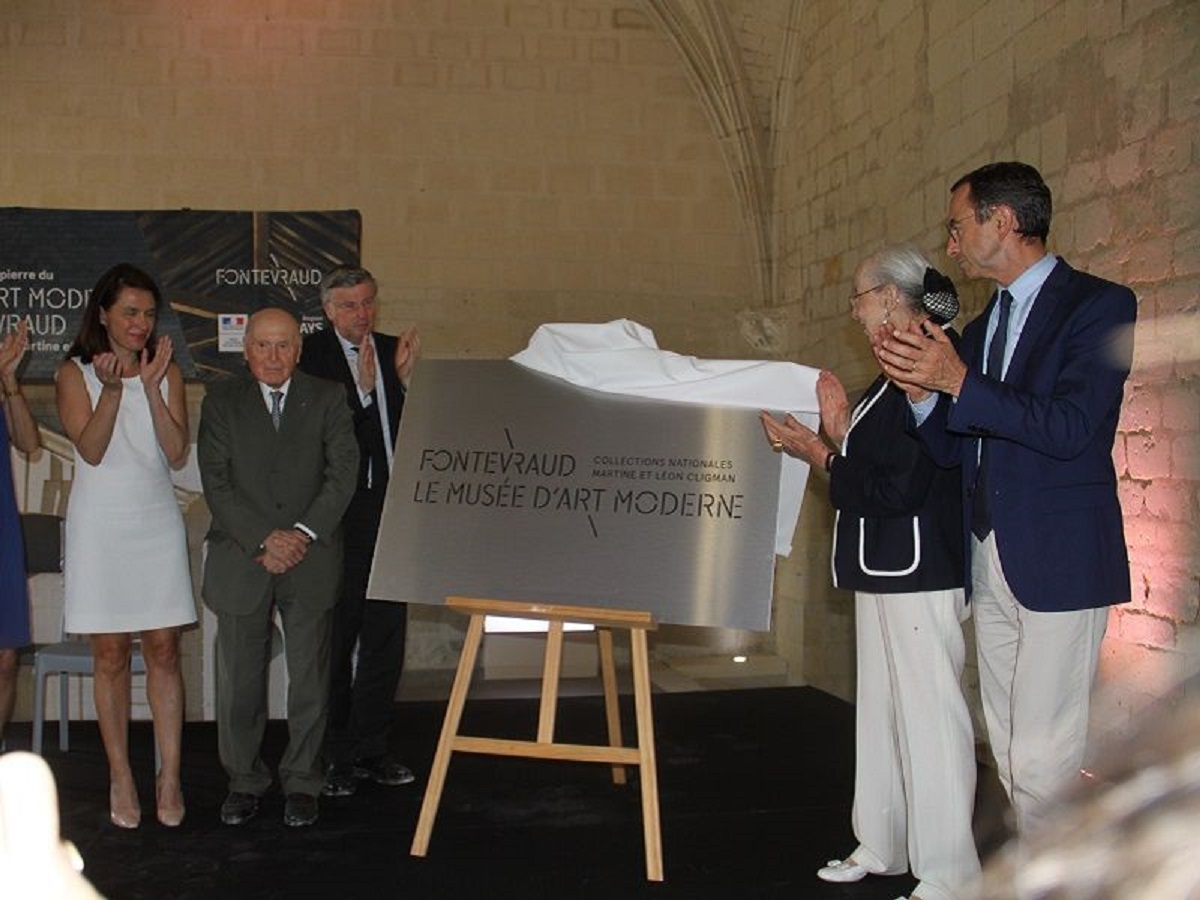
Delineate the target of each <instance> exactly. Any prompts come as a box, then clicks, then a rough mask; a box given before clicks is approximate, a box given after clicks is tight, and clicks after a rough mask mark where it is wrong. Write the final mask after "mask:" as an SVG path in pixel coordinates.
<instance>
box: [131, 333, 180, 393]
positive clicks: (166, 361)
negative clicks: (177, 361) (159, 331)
mask: <svg viewBox="0 0 1200 900" xmlns="http://www.w3.org/2000/svg"><path fill="white" fill-rule="evenodd" d="M174 352H175V350H174V348H173V347H172V346H171V339H170V338H169V337H167V336H166V335H165V334H164V335H163V336H162V337H160V338H159V339H158V344H157V345H156V346H155V351H154V359H151V358H150V348H149V347H143V348H142V359H141V364H142V366H141V371H140V373H139V375H140V377H141V379H142V387H143V388H144V389H145V391H146V393H147V394H155V393H158V392H159V391H160V388H159V385H161V384H162V380H163V378H165V377H166V375H167V369H168V368H169V367H170V365H171V356H172V355H173V354H174Z"/></svg>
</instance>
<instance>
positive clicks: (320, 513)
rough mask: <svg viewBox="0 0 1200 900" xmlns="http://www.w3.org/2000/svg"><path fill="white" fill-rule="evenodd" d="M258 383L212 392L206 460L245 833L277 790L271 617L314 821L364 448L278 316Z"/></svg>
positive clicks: (224, 729)
mask: <svg viewBox="0 0 1200 900" xmlns="http://www.w3.org/2000/svg"><path fill="white" fill-rule="evenodd" d="M245 354H246V362H247V363H248V365H249V367H250V377H247V378H240V379H237V380H234V381H227V382H223V383H221V384H216V385H213V386H212V387H211V388H209V390H208V393H207V394H206V395H205V397H204V404H203V406H202V408H201V413H200V434H199V442H198V446H197V460H198V463H199V467H200V476H201V479H202V481H203V484H204V496H205V499H206V500H207V501H208V505H209V508H210V510H211V511H212V526H211V527H210V529H209V533H208V556H207V559H206V561H205V565H204V587H203V594H204V602H205V603H206V604H207V605H208V607H209V608H210V609H211V610H212V611H213V612H214V613H215V614H216V616H217V638H216V647H217V737H218V748H219V752H220V756H221V764H222V765H223V766H224V767H225V771H226V772H227V773H228V775H229V795H228V796H227V797H226V799H225V802H224V803H223V804H222V806H221V820H222V821H223V822H225V823H226V824H227V825H241V824H242V823H243V822H246V821H247V820H249V819H251V818H252V817H253V816H254V815H255V814H256V813H257V812H258V805H259V799H260V798H261V797H262V795H263V794H264V793H265V792H266V790H267V788H268V787H270V784H271V774H270V771H269V770H268V768H267V766H266V764H265V763H264V762H263V760H262V757H261V755H260V751H261V748H262V738H263V729H264V727H265V725H266V720H267V709H266V696H267V685H266V681H267V669H268V665H269V663H270V645H271V640H270V634H271V632H270V629H271V616H272V610H273V609H277V610H278V611H279V613H280V616H281V617H282V619H283V630H284V648H285V652H286V657H287V667H288V676H289V678H290V684H289V688H288V704H287V705H288V736H289V740H288V745H287V748H286V750H285V751H284V753H283V758H282V759H281V760H280V763H279V779H280V782H281V784H282V787H283V791H284V794H285V795H286V803H285V806H284V822H285V823H286V824H288V825H292V826H303V825H311V824H313V823H314V822H315V821H316V820H317V796H318V794H319V793H320V790H321V784H322V777H323V773H322V766H321V744H322V740H323V738H324V734H325V720H326V713H327V710H328V702H329V640H330V633H331V630H332V619H333V608H334V605H335V603H336V602H337V597H338V583H339V581H340V580H341V575H342V531H341V527H340V524H339V523H340V522H341V519H342V514H343V512H344V511H345V509H346V505H347V503H349V501H350V497H351V495H352V494H353V492H354V479H355V473H356V472H357V471H358V445H357V444H356V443H355V440H354V435H353V434H352V433H351V431H350V428H351V425H350V414H349V412H348V411H347V410H346V404H345V401H344V400H343V398H342V392H341V390H340V389H339V388H338V387H337V386H336V385H333V384H330V383H329V382H327V381H322V380H321V379H319V378H313V377H311V376H309V375H306V374H304V373H303V372H297V371H296V363H297V361H298V360H299V357H300V326H299V324H298V323H297V322H296V320H295V318H293V317H292V316H291V315H290V314H289V313H287V312H285V311H283V310H281V309H264V310H261V311H259V312H257V313H255V314H254V315H253V316H251V317H250V321H249V324H248V325H247V328H246V339H245Z"/></svg>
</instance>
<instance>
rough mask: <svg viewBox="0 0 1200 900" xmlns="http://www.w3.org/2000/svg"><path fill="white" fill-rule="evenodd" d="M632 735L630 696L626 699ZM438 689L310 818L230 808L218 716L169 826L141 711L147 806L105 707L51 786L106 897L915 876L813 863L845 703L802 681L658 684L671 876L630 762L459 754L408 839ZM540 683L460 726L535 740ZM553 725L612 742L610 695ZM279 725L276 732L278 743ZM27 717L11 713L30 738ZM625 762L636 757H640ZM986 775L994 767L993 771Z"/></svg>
mask: <svg viewBox="0 0 1200 900" xmlns="http://www.w3.org/2000/svg"><path fill="white" fill-rule="evenodd" d="M623 705H624V707H625V708H624V712H625V714H626V718H627V721H626V723H625V733H626V734H627V735H629V734H633V733H634V729H633V722H632V704H631V701H630V700H629V698H628V697H625V698H623ZM444 710H445V703H444V702H405V703H401V704H399V706H398V715H399V722H400V726H399V727H398V728H397V729H396V731H397V734H396V737H395V740H394V747H393V749H394V751H395V753H396V755H397V757H398V758H400V759H401V760H402V761H404V762H406V763H407V764H408V765H410V766H411V767H412V768H413V769H414V771H416V773H417V783H416V784H415V785H408V786H405V787H399V788H383V787H378V786H376V785H374V784H365V785H363V786H362V787H361V788H360V790H359V792H358V794H357V795H355V796H354V797H349V798H344V799H322V801H321V814H320V820H319V822H318V823H317V824H316V826H314V827H312V828H301V829H292V828H286V827H285V826H284V825H283V822H282V815H283V813H282V810H283V800H282V797H281V796H280V795H279V794H278V792H275V793H272V794H269V795H268V796H267V798H266V800H265V801H264V803H263V807H262V811H261V812H260V813H259V816H258V818H257V819H255V820H254V821H252V822H250V823H248V824H247V825H245V826H242V827H239V828H231V827H228V826H224V825H222V824H221V823H220V822H219V820H218V818H217V810H218V808H219V806H220V803H221V801H222V799H223V798H224V795H225V790H226V781H225V776H224V773H223V772H222V770H221V768H220V765H219V763H218V761H217V750H216V730H215V726H214V725H212V724H211V723H189V724H188V725H187V726H186V728H185V731H184V765H183V781H184V792H185V795H186V798H187V807H188V813H187V820H186V821H185V822H184V824H183V826H182V827H181V828H179V829H177V830H170V829H167V828H163V827H162V826H160V825H159V824H158V823H157V822H156V821H155V819H154V815H153V806H152V803H153V797H154V787H153V784H154V783H153V771H152V770H153V760H154V750H153V744H152V739H151V733H150V726H149V723H145V722H139V723H135V724H134V726H133V733H132V737H131V741H132V747H131V753H132V755H133V757H134V765H135V771H136V773H137V776H138V782H139V789H140V792H141V797H142V804H143V824H142V826H141V828H139V829H138V830H136V831H132V832H127V831H121V830H119V829H117V828H115V827H113V826H112V825H110V824H109V823H108V779H107V766H106V763H105V759H104V753H103V750H102V748H101V746H100V739H99V733H98V731H97V730H96V727H95V724H94V723H78V724H73V725H72V726H71V749H70V752H68V753H65V754H64V753H60V752H59V751H58V749H57V730H56V726H54V725H48V726H47V734H46V746H47V748H48V749H47V751H46V759H47V762H48V763H49V764H50V767H51V769H52V770H53V771H54V774H55V777H56V779H57V781H58V788H59V792H60V804H61V809H62V828H63V833H64V836H65V837H67V838H69V839H70V840H72V841H74V842H75V844H76V845H77V846H78V848H79V851H80V853H81V854H82V855H83V858H84V860H85V861H86V866H87V867H86V870H85V873H86V874H87V876H88V877H89V878H90V879H91V880H92V882H93V884H95V885H96V887H97V888H98V889H99V890H100V891H101V892H102V893H103V894H104V895H105V896H107V897H108V898H110V900H135V898H154V900H163V898H172V900H174V898H179V900H184V898H187V900H191V898H230V900H236V898H242V897H244V898H256V900H268V898H293V897H330V898H336V900H355V898H381V897H398V898H406V900H407V898H413V900H421V898H439V900H440V898H510V897H512V898H516V897H521V898H557V897H562V898H570V900H578V898H604V900H617V898H620V900H624V898H641V897H647V898H658V900H666V898H687V900H697V898H708V897H721V898H739V900H742V898H775V897H778V898H785V897H786V898H789V900H821V898H830V900H833V898H837V900H892V898H894V897H897V896H900V895H905V894H907V893H908V891H909V890H910V889H911V888H912V887H913V884H914V882H913V879H912V878H910V877H909V876H907V875H905V876H897V877H891V878H868V879H866V880H865V881H862V882H859V883H858V884H852V885H830V884H825V883H823V882H821V881H819V880H818V879H817V877H816V875H815V874H814V873H815V871H816V869H817V868H818V867H819V866H820V865H822V864H823V862H824V861H825V860H827V859H831V858H835V857H839V856H842V855H844V854H846V853H849V852H850V851H851V850H852V849H853V847H854V839H853V836H852V834H851V831H850V803H851V796H852V784H853V753H854V749H853V748H854V743H853V726H854V716H853V707H851V706H850V705H849V704H847V703H844V702H842V701H840V700H838V699H835V698H834V697H831V696H830V695H828V694H825V693H822V692H821V691H818V690H815V689H811V688H764V689H750V690H735V691H711V692H703V693H683V694H673V693H661V694H655V695H654V718H655V728H656V731H657V753H658V772H659V791H660V803H661V808H662V838H663V860H664V869H665V881H664V882H663V883H661V884H655V883H650V882H647V881H646V880H645V869H644V857H643V851H642V831H641V806H640V801H639V792H638V786H637V781H636V775H633V777H632V778H631V783H630V784H629V785H627V786H624V787H619V786H615V785H613V784H612V782H611V778H610V772H609V769H608V768H607V767H606V766H604V765H599V764H590V763H561V762H546V761H539V760H525V759H509V758H498V757H481V756H468V755H464V754H458V755H456V756H455V757H454V759H453V760H452V762H451V765H450V774H449V778H448V780H447V784H446V790H445V793H444V795H443V798H442V805H441V810H440V813H439V816H438V821H437V823H436V825H435V827H434V831H433V838H432V841H431V843H430V847H429V853H428V855H427V856H426V857H425V858H424V859H418V858H414V857H412V856H410V855H409V845H410V843H411V841H412V836H413V829H414V827H415V824H416V820H417V813H418V810H419V808H420V804H421V799H422V796H423V792H424V783H425V776H426V775H427V773H428V771H429V765H430V762H431V759H432V757H433V751H434V747H435V745H436V742H437V736H438V732H439V729H440V727H441V719H442V714H443V712H444ZM536 719H537V701H536V700H533V699H523V700H469V701H468V702H467V709H466V713H465V715H464V720H463V728H462V731H463V733H467V734H480V735H507V736H512V737H520V738H529V737H531V736H532V735H533V734H534V732H535V725H536ZM558 722H559V725H558V734H557V737H558V739H559V740H562V741H577V742H581V743H603V742H604V739H605V732H604V713H603V701H602V699H601V698H600V697H598V696H597V697H570V698H564V699H562V700H561V701H560V708H559V719H558ZM285 727H286V726H285V723H283V722H279V721H273V722H271V723H270V725H269V727H268V732H267V753H266V758H267V761H268V763H271V764H273V763H274V762H275V761H277V759H278V756H279V752H280V749H281V747H282V744H283V742H284V740H285ZM28 728H29V726H28V725H24V726H22V725H20V724H17V725H14V726H12V727H11V729H10V740H9V746H10V748H12V749H22V748H24V747H28V733H29V732H28ZM631 774H632V773H631ZM989 776H990V773H989V770H986V769H984V770H982V771H981V785H982V787H981V793H982V795H983V798H984V799H983V800H982V801H981V803H980V804H979V812H977V816H976V818H977V822H978V825H977V831H978V832H979V839H980V842H981V845H982V846H984V847H985V849H986V848H989V847H993V846H995V845H996V843H997V841H998V840H999V839H1000V837H1001V836H1002V830H1003V829H1002V826H1001V825H1000V824H999V823H1000V821H1001V815H1002V812H1001V804H1000V802H999V800H998V799H997V797H998V791H999V789H998V787H990V786H989V781H988V777H989ZM993 783H994V782H993Z"/></svg>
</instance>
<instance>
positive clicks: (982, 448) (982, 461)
mask: <svg viewBox="0 0 1200 900" xmlns="http://www.w3.org/2000/svg"><path fill="white" fill-rule="evenodd" d="M1012 299H1013V298H1012V294H1010V293H1009V292H1008V291H1001V292H1000V315H999V317H998V318H997V320H996V332H995V333H994V334H993V335H992V342H991V343H990V344H989V345H988V352H987V369H986V371H985V372H984V374H985V375H987V376H988V377H990V378H994V379H996V380H997V381H1002V380H1003V377H1002V373H1003V371H1004V350H1005V347H1007V345H1008V318H1009V314H1010V313H1011V312H1012ZM990 443H991V441H990V439H988V438H986V437H985V438H980V439H979V471H978V472H976V474H975V490H974V492H973V494H972V498H973V502H972V504H971V533H972V534H974V535H975V537H977V538H979V540H981V541H982V540H983V539H984V538H986V537H987V536H988V534H989V533H991V530H992V510H991V496H990V494H989V492H988V475H987V473H988V445H989V444H990Z"/></svg>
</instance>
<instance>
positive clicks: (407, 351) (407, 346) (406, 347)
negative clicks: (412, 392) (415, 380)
mask: <svg viewBox="0 0 1200 900" xmlns="http://www.w3.org/2000/svg"><path fill="white" fill-rule="evenodd" d="M420 355H421V336H420V335H419V334H418V333H417V329H416V328H407V329H405V330H404V331H402V332H400V335H399V338H398V339H397V341H396V359H395V363H396V377H397V378H399V379H400V383H401V384H402V385H404V386H405V387H406V388H407V387H408V380H409V379H410V378H412V373H413V368H414V367H415V366H416V364H417V357H418V356H420Z"/></svg>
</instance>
